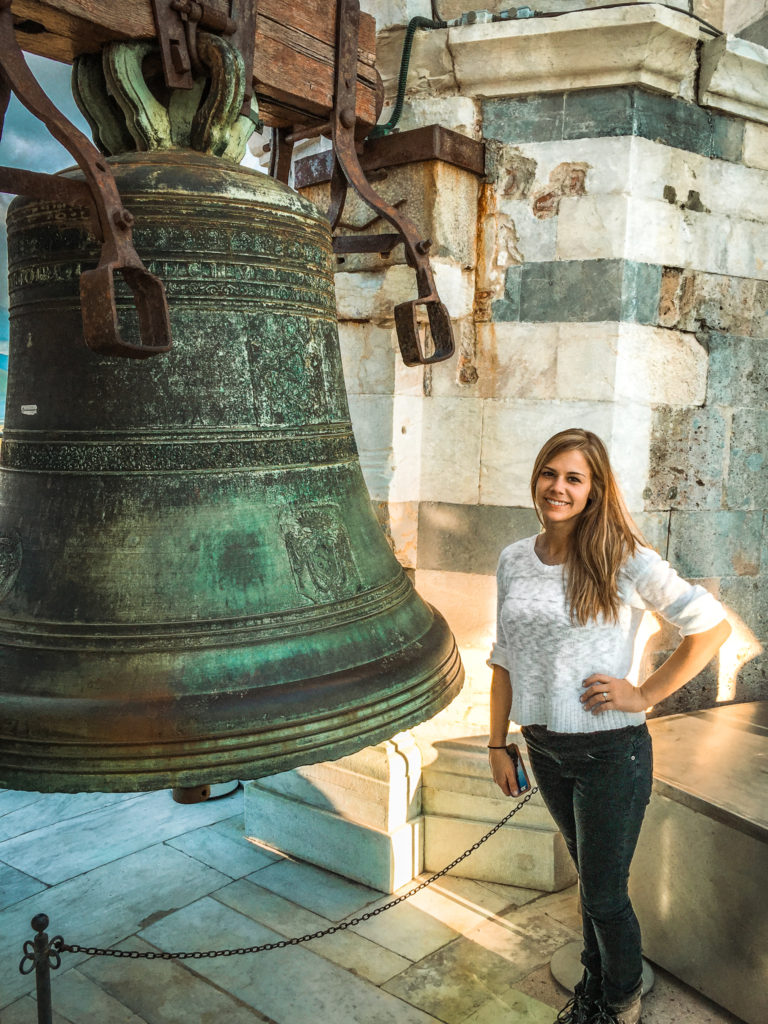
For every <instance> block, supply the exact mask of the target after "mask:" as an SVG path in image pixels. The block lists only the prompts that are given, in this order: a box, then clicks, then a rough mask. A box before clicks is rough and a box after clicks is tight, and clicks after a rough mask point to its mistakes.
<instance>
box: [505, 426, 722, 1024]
mask: <svg viewBox="0 0 768 1024" xmlns="http://www.w3.org/2000/svg"><path fill="white" fill-rule="evenodd" d="M531 492H532V495H533V499H534V505H535V507H536V512H537V515H538V517H539V520H540V522H541V524H542V526H543V528H544V529H543V532H542V533H540V534H539V535H538V536H537V537H529V538H527V539H525V540H521V541H518V542H517V543H516V544H511V545H509V547H506V548H505V549H504V550H503V551H502V553H501V557H500V559H499V568H498V573H497V581H498V621H497V639H496V643H495V645H494V647H493V651H492V652H491V657H490V664H491V666H492V668H493V678H492V682H491V727H490V739H489V743H488V747H489V759H490V766H491V773H492V775H493V778H494V781H495V782H496V783H497V785H498V786H499V787H500V788H501V790H502V792H504V793H506V794H508V795H511V796H516V795H518V792H519V790H518V784H517V778H516V774H515V772H514V767H513V764H512V761H511V759H510V758H509V757H508V755H507V752H506V749H505V747H506V740H507V730H508V728H509V720H510V717H511V718H512V719H513V720H514V721H515V722H516V723H517V724H518V725H520V726H522V734H523V737H524V738H525V742H526V745H527V748H528V755H529V757H530V759H531V766H532V768H533V771H534V774H535V776H536V782H537V784H538V786H539V789H540V791H541V795H542V797H543V798H544V802H545V803H546V805H547V807H548V808H549V811H550V813H551V814H552V817H553V818H554V820H555V822H556V824H557V826H558V828H559V829H560V831H561V832H562V834H563V838H564V839H565V843H566V846H567V848H568V852H569V853H570V855H571V857H572V859H573V861H574V864H575V866H576V870H577V872H578V875H579V882H580V889H581V901H582V921H583V933H584V951H583V953H582V963H583V965H584V976H583V978H582V980H581V982H579V984H578V985H577V987H576V992H575V994H574V998H573V999H572V1000H571V1002H570V1003H569V1004H568V1005H567V1006H566V1007H564V1009H563V1010H562V1011H561V1012H560V1014H559V1015H558V1017H557V1020H558V1022H559V1024H638V1021H639V1019H640V990H641V976H642V960H641V955H640V949H641V945H640V929H639V926H638V923H637V919H636V917H635V914H634V911H633V909H632V904H631V903H630V900H629V895H628V889H627V879H628V876H629V865H630V862H631V860H632V855H633V853H634V849H635V844H636V842H637V838H638V835H639V832H640V826H641V824H642V821H643V816H644V814H645V808H646V805H647V803H648V800H649V797H650V792H651V771H652V759H651V741H650V736H649V733H648V729H647V726H646V724H645V710H646V708H648V707H649V706H651V705H653V704H655V703H657V702H658V701H660V700H662V699H664V698H665V697H667V696H668V695H669V694H671V693H673V692H674V691H675V690H677V689H679V688H680V687H681V686H683V685H684V684H685V683H686V682H688V681H689V680H690V679H692V678H693V677H694V676H695V675H696V674H697V673H698V672H700V671H701V669H702V668H704V666H705V665H706V664H707V662H708V661H709V660H710V659H711V658H712V657H713V655H714V654H715V652H716V651H717V650H718V648H719V647H720V646H721V644H722V643H723V642H724V641H725V640H726V638H727V637H728V634H729V632H730V627H729V626H728V624H727V623H726V622H725V621H724V617H725V613H724V611H723V608H722V606H721V605H720V604H719V603H718V602H717V601H716V600H715V599H714V598H713V597H712V595H711V594H709V593H707V591H705V590H704V589H703V588H702V587H700V586H691V585H690V584H689V583H686V581H685V580H682V579H681V578H680V577H679V576H678V575H677V573H676V572H675V571H674V569H672V568H671V567H670V565H669V564H668V563H667V562H665V561H664V560H663V559H662V558H661V556H660V555H658V554H657V553H656V552H655V551H653V550H652V549H651V548H649V547H647V546H646V545H645V542H644V541H643V539H642V537H641V535H640V532H639V531H638V529H637V527H636V526H635V524H634V523H633V521H632V518H631V517H630V515H629V513H628V512H627V510H626V508H625V506H624V502H623V500H622V498H621V494H620V492H619V489H618V486H617V484H616V480H615V478H614V475H613V471H612V469H611V465H610V462H609V459H608V453H607V451H606V449H605V446H604V444H603V442H602V441H601V440H600V438H599V437H597V436H596V435H595V434H593V433H591V432H590V431H588V430H581V429H572V430H565V431H562V432H561V433H559V434H555V435H554V437H551V438H550V439H549V441H547V443H546V444H545V445H544V447H543V448H542V450H541V451H540V452H539V455H538V457H537V459H536V462H535V464H534V467H533V473H532V476H531ZM646 608H648V609H651V610H654V611H657V612H659V613H660V614H662V615H663V616H664V617H665V618H666V619H668V620H669V621H670V622H672V623H673V624H674V625H676V626H677V627H678V629H679V630H680V633H681V635H682V641H681V643H680V645H679V647H678V648H677V650H676V651H675V652H674V654H672V656H671V657H670V658H668V659H667V661H666V662H665V663H664V664H663V665H661V666H660V667H659V668H658V669H656V671H655V672H653V673H651V675H649V676H648V678H647V679H645V681H644V682H643V683H642V685H638V684H637V680H635V679H634V678H632V676H631V673H632V666H633V662H634V661H635V658H634V654H635V644H636V640H637V637H638V633H639V629H640V624H641V621H642V618H643V613H644V611H645V609H646Z"/></svg>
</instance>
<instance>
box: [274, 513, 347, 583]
mask: <svg viewBox="0 0 768 1024" xmlns="http://www.w3.org/2000/svg"><path fill="white" fill-rule="evenodd" d="M280 532H281V533H282V535H283V541H284V542H285V547H286V550H287V552H288V558H289V561H290V563H291V572H292V574H293V580H294V583H295V584H296V589H297V590H298V592H299V593H300V594H303V595H304V597H306V598H307V599H308V600H309V601H312V602H313V603H319V602H325V601H333V600H338V599H339V598H342V597H348V596H349V595H350V594H353V593H354V592H355V591H356V590H359V589H360V585H361V584H360V577H359V575H358V572H357V568H356V567H355V563H354V559H353V558H352V548H351V546H350V543H349V535H348V534H347V530H346V527H345V526H344V523H343V521H342V518H341V513H340V512H339V510H338V508H337V507H336V506H335V505H313V506H311V507H309V508H305V509H290V510H287V511H285V512H283V513H282V514H281V516H280Z"/></svg>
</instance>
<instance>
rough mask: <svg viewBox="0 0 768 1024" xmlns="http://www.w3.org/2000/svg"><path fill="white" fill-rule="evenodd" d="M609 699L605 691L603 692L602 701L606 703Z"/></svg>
mask: <svg viewBox="0 0 768 1024" xmlns="http://www.w3.org/2000/svg"><path fill="white" fill-rule="evenodd" d="M610 699H611V698H610V697H609V696H608V694H607V693H606V692H605V690H603V700H604V701H607V700H610Z"/></svg>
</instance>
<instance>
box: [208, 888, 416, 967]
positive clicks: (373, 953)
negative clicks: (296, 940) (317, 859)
mask: <svg viewBox="0 0 768 1024" xmlns="http://www.w3.org/2000/svg"><path fill="white" fill-rule="evenodd" d="M254 877H258V876H257V875H256V876H254ZM214 899H217V900H219V901H220V902H221V903H225V904H226V905H227V906H228V907H232V908H233V910H237V911H239V912H240V913H241V914H245V915H246V916H247V917H250V918H251V919H252V920H254V921H258V922H259V924H263V925H265V926H266V927H267V928H271V929H272V930H273V931H276V932H279V933H280V935H283V936H285V937H286V938H293V937H297V936H301V935H309V934H312V933H313V932H318V931H324V930H325V929H326V928H329V927H330V926H331V925H332V924H333V922H332V921H329V920H328V919H327V918H325V917H320V916H319V915H318V914H313V913H312V912H311V911H309V910H304V909H303V908H302V907H299V906H297V905H296V904H295V903H291V902H289V901H288V900H286V899H283V897H282V896H278V895H277V894H276V893H273V892H270V891H269V890H268V889H262V888H261V887H260V886H258V885H254V884H253V883H252V882H249V881H246V880H245V879H243V880H241V881H239V882H233V883H232V885H228V886H226V887H225V888H223V889H219V890H218V892H217V893H216V895H215V897H214ZM308 948H309V949H310V950H311V952H313V953H317V954H318V955H320V956H324V957H325V958H326V959H327V960H330V961H332V962H333V963H335V964H339V966H340V967H344V968H345V969H346V970H348V971H352V972H353V973H354V974H357V975H358V976H359V977H361V978H367V980H368V981H372V982H373V983H374V985H382V984H383V983H384V982H385V981H389V979H390V978H393V977H394V976H395V975H396V974H399V973H400V972H401V971H404V970H405V969H406V968H407V967H410V966H411V961H410V960H406V959H405V958H404V957H402V956H398V955H397V954H396V953H392V952H391V951H390V950H388V949H384V948H383V947H382V946H377V945H376V943H374V942H370V941H369V940H368V939H364V938H363V937H362V935H356V934H355V933H354V932H353V931H352V930H351V929H348V930H346V931H343V932H336V934H335V935H328V936H326V937H325V938H323V939H313V941H312V943H311V945H310V946H309V947H308Z"/></svg>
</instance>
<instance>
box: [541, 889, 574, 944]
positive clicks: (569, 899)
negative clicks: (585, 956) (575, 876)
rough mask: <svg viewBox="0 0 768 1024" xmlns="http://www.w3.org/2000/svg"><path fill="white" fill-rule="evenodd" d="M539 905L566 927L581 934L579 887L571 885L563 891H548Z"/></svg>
mask: <svg viewBox="0 0 768 1024" xmlns="http://www.w3.org/2000/svg"><path fill="white" fill-rule="evenodd" d="M537 906H539V907H541V909H542V910H543V911H544V912H545V913H546V914H549V916H550V917H553V918H554V919H555V920H556V921H559V922H560V924H564V925H565V926H566V928H572V929H573V930H574V931H575V932H578V933H579V934H581V911H580V910H579V887H578V885H570V886H568V888H567V889H563V890H562V892H553V893H547V894H545V895H543V896H542V897H541V899H540V900H539V901H538V903H537Z"/></svg>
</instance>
